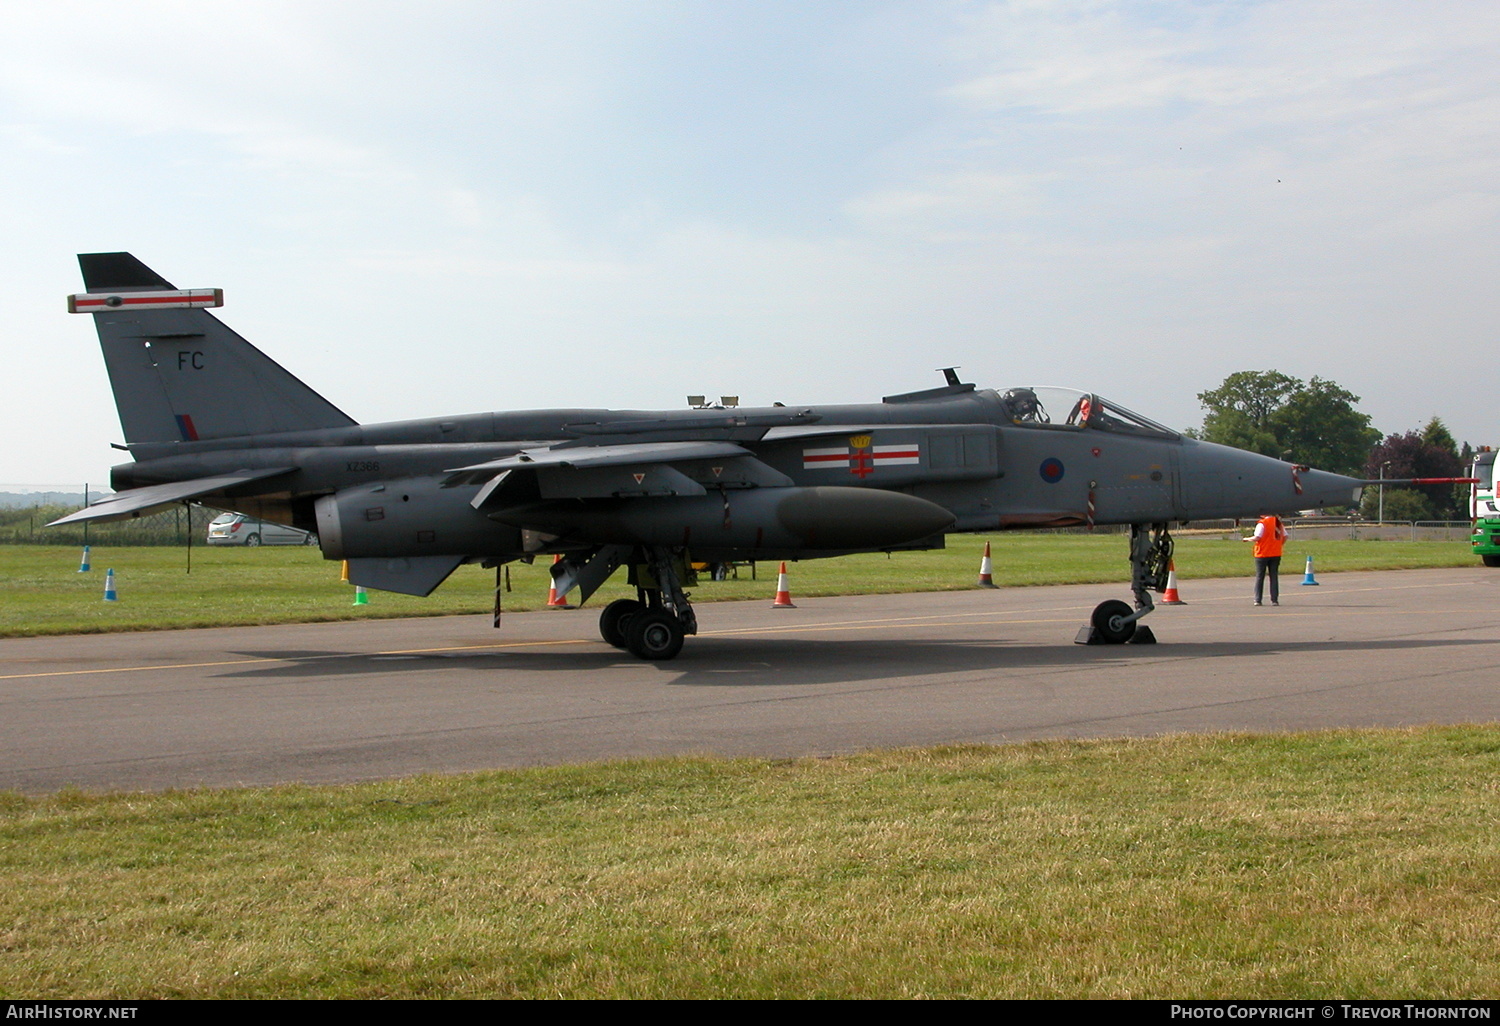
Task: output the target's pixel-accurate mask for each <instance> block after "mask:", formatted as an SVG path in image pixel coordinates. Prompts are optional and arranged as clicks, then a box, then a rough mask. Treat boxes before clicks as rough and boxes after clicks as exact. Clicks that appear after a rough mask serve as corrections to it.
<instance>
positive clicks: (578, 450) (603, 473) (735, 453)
mask: <svg viewBox="0 0 1500 1026" xmlns="http://www.w3.org/2000/svg"><path fill="white" fill-rule="evenodd" d="M448 473H449V474H450V475H451V476H449V478H448V479H447V480H446V481H445V482H444V484H445V486H446V487H450V488H452V487H456V486H458V485H464V484H483V485H484V487H482V488H481V489H480V490H479V492H478V494H476V495H475V496H474V498H473V500H472V503H471V505H473V507H474V508H475V509H479V510H486V509H491V508H498V507H501V506H503V505H505V503H506V502H507V501H515V500H514V498H513V497H514V496H515V495H517V494H518V493H517V492H516V491H514V490H512V489H513V488H514V486H515V485H516V484H517V482H518V477H517V475H525V476H526V477H527V478H528V479H531V480H533V481H534V485H533V486H531V487H529V488H528V489H524V490H522V492H521V493H520V494H527V495H535V496H537V497H540V498H542V499H595V498H611V497H645V496H671V495H678V496H689V495H703V494H705V493H706V486H707V487H729V488H749V487H784V486H786V485H790V484H791V483H792V482H791V479H790V478H788V477H787V476H786V475H785V474H782V473H781V472H780V471H778V470H774V469H772V468H771V467H769V466H767V465H766V464H764V463H762V462H761V461H760V460H758V459H756V458H755V456H754V454H753V453H751V451H750V450H749V449H746V448H744V447H743V446H740V445H736V444H735V443H733V442H721V441H709V442H623V443H621V444H619V445H576V446H560V447H557V448H539V449H525V450H522V451H521V452H519V453H516V454H515V455H513V456H506V457H503V458H501V459H498V460H490V461H488V462H486V463H476V464H474V465H473V466H468V467H457V468H455V469H453V470H450V471H449V472H448Z"/></svg>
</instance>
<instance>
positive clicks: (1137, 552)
mask: <svg viewBox="0 0 1500 1026" xmlns="http://www.w3.org/2000/svg"><path fill="white" fill-rule="evenodd" d="M1171 562H1172V535H1171V534H1170V533H1169V532H1168V531H1167V525H1166V524H1131V525H1130V590H1131V592H1132V593H1134V595H1135V608H1134V609H1132V608H1131V607H1130V605H1129V604H1128V603H1126V602H1121V601H1119V600H1118V599H1111V600H1110V601H1108V602H1101V603H1099V605H1097V606H1095V607H1094V613H1093V615H1092V616H1091V617H1089V622H1088V623H1086V624H1084V625H1083V627H1082V628H1081V629H1080V630H1079V631H1078V637H1076V638H1074V639H1073V640H1074V641H1075V642H1077V643H1078V644H1080V645H1124V644H1126V643H1129V644H1132V645H1152V644H1155V643H1156V635H1155V634H1153V633H1152V632H1151V628H1150V627H1147V626H1146V625H1145V624H1142V623H1140V620H1141V617H1143V616H1145V615H1146V614H1147V613H1149V612H1151V611H1152V610H1153V609H1155V608H1156V604H1155V603H1154V602H1152V601H1151V592H1152V591H1162V590H1163V589H1165V588H1166V586H1167V568H1168V566H1169V565H1170V563H1171Z"/></svg>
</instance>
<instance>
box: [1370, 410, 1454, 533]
mask: <svg viewBox="0 0 1500 1026" xmlns="http://www.w3.org/2000/svg"><path fill="white" fill-rule="evenodd" d="M1429 439H1430V441H1429ZM1463 469H1464V466H1463V464H1462V463H1461V462H1460V461H1459V454H1458V447H1457V446H1456V445H1455V444H1454V442H1453V436H1452V435H1450V434H1449V433H1448V429H1447V428H1445V427H1444V426H1443V422H1442V421H1440V420H1438V419H1437V418H1436V417H1434V418H1432V420H1431V421H1430V422H1429V423H1428V425H1427V427H1426V429H1425V430H1423V431H1422V432H1421V433H1420V434H1419V433H1418V432H1416V431H1408V432H1406V434H1404V435H1389V436H1387V437H1386V439H1385V440H1384V441H1382V442H1381V443H1380V444H1379V445H1377V446H1375V448H1374V449H1372V450H1371V451H1370V459H1369V461H1368V462H1367V463H1366V464H1365V474H1364V476H1365V477H1367V478H1379V477H1388V478H1403V477H1461V476H1462V471H1463ZM1464 487H1465V488H1467V486H1464ZM1417 490H1418V492H1419V493H1420V494H1421V495H1422V497H1423V498H1424V499H1425V507H1426V508H1425V509H1423V510H1419V511H1418V512H1419V513H1420V514H1422V515H1418V516H1410V517H1408V516H1397V515H1396V514H1395V513H1392V512H1391V498H1392V496H1393V495H1395V494H1397V491H1396V489H1392V488H1387V489H1386V491H1385V517H1386V519H1387V520H1436V519H1444V520H1455V519H1461V518H1462V517H1464V516H1467V513H1465V512H1464V510H1465V509H1466V507H1467V504H1468V500H1467V492H1466V491H1461V492H1457V493H1456V492H1455V490H1454V487H1453V486H1452V485H1446V484H1434V485H1420V486H1418V489H1417ZM1378 493H1379V488H1378V486H1376V487H1371V488H1367V489H1365V501H1364V502H1363V503H1362V504H1361V509H1362V510H1363V511H1364V513H1365V515H1366V516H1372V515H1373V514H1372V513H1371V512H1370V511H1371V509H1372V508H1373V507H1372V505H1371V503H1372V502H1375V501H1378Z"/></svg>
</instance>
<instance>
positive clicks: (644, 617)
mask: <svg viewBox="0 0 1500 1026" xmlns="http://www.w3.org/2000/svg"><path fill="white" fill-rule="evenodd" d="M682 639H683V633H682V624H680V623H678V622H677V617H675V616H673V615H672V614H671V613H668V612H664V611H663V610H660V609H647V610H646V611H644V612H641V613H637V614H636V615H635V616H632V617H631V618H630V620H629V621H628V622H627V623H626V624H625V644H626V647H628V648H629V649H630V652H631V654H632V655H634V656H638V657H639V658H641V659H673V658H676V656H677V653H678V652H681V651H682Z"/></svg>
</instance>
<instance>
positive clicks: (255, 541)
mask: <svg viewBox="0 0 1500 1026" xmlns="http://www.w3.org/2000/svg"><path fill="white" fill-rule="evenodd" d="M245 544H246V545H251V546H254V545H259V544H260V535H258V534H252V535H251V536H250V537H248V538H246V539H245Z"/></svg>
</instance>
